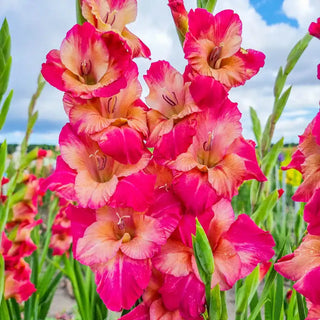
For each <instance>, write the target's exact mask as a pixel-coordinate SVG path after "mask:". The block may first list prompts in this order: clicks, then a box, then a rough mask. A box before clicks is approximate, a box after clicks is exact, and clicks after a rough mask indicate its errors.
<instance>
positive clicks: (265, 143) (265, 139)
mask: <svg viewBox="0 0 320 320" xmlns="http://www.w3.org/2000/svg"><path fill="white" fill-rule="evenodd" d="M271 123H272V114H271V115H270V116H269V117H268V120H267V122H266V125H265V127H264V130H263V134H262V138H261V155H262V156H263V155H264V152H265V151H266V150H267V148H268V147H269V146H270V142H271V137H270V131H271Z"/></svg>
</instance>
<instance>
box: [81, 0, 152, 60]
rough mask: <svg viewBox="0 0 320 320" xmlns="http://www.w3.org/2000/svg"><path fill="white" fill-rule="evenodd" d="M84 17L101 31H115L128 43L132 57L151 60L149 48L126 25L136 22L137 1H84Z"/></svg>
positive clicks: (82, 5) (82, 3) (82, 2)
mask: <svg viewBox="0 0 320 320" xmlns="http://www.w3.org/2000/svg"><path fill="white" fill-rule="evenodd" d="M81 9H82V15H83V16H84V18H85V19H86V20H87V21H88V22H90V23H91V24H92V25H94V26H95V27H96V28H97V29H99V30H101V31H109V30H112V31H115V32H117V33H119V34H120V35H121V36H122V37H123V38H124V39H125V40H126V41H127V43H128V45H129V46H130V48H131V50H132V57H133V58H134V57H146V58H149V57H150V55H151V53H150V50H149V48H148V47H147V46H146V45H145V44H144V43H143V42H142V41H141V40H140V39H139V38H138V37H137V36H136V35H134V34H133V33H132V32H130V31H129V30H128V29H127V27H126V25H127V24H129V23H131V22H133V21H135V19H136V16H137V0H82V1H81Z"/></svg>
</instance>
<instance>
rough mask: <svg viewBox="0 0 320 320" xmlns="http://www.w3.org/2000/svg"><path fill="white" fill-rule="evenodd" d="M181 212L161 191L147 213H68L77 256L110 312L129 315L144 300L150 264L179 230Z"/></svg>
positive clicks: (129, 210)
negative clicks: (127, 311)
mask: <svg viewBox="0 0 320 320" xmlns="http://www.w3.org/2000/svg"><path fill="white" fill-rule="evenodd" d="M180 210H181V209H180V204H179V203H178V202H177V201H176V200H175V199H174V198H173V196H172V195H170V193H168V192H166V191H163V190H158V191H157V192H156V195H155V199H154V202H153V205H151V206H150V208H149V209H148V210H147V211H146V212H137V211H134V210H133V209H132V208H111V207H103V208H100V209H98V210H97V211H93V210H89V209H81V208H71V209H70V213H69V218H70V220H71V223H72V232H73V237H74V246H73V250H74V255H75V257H76V259H77V260H78V261H80V262H81V263H83V264H85V265H89V266H90V267H91V268H92V270H93V271H94V272H95V274H96V283H97V291H98V293H99V294H100V296H101V299H102V300H103V301H104V303H105V304H106V306H107V307H108V308H109V309H111V310H120V309H121V308H125V309H130V308H131V307H132V305H133V304H134V303H135V301H136V300H137V299H138V298H139V297H140V295H141V294H142V292H143V290H144V289H145V288H146V287H147V285H148V283H149V280H150V277H151V258H152V257H153V256H154V255H155V254H156V253H157V252H159V250H160V247H161V246H162V245H164V244H165V243H166V241H167V238H168V237H169V236H170V235H171V233H172V232H173V231H174V229H175V228H176V226H177V224H178V221H179V219H180Z"/></svg>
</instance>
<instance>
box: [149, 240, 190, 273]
mask: <svg viewBox="0 0 320 320" xmlns="http://www.w3.org/2000/svg"><path fill="white" fill-rule="evenodd" d="M192 254H193V253H192V249H191V248H188V247H186V246H185V245H183V244H182V243H181V242H179V241H174V240H168V242H167V243H166V244H165V245H164V246H163V247H162V248H161V252H160V253H159V254H157V255H156V256H155V257H154V258H153V259H152V263H153V265H154V267H155V268H156V269H157V270H159V271H161V272H162V273H165V274H171V275H173V276H175V277H183V276H187V275H188V274H189V273H190V272H192V264H191V256H192Z"/></svg>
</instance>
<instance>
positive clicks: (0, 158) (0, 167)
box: [0, 140, 7, 179]
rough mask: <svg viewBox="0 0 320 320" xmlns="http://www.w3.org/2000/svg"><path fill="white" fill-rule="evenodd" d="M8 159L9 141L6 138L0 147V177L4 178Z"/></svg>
mask: <svg viewBox="0 0 320 320" xmlns="http://www.w3.org/2000/svg"><path fill="white" fill-rule="evenodd" d="M6 159H7V141H6V140H4V141H3V142H2V144H1V147H0V179H2V177H3V174H4V170H5V168H6Z"/></svg>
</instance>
